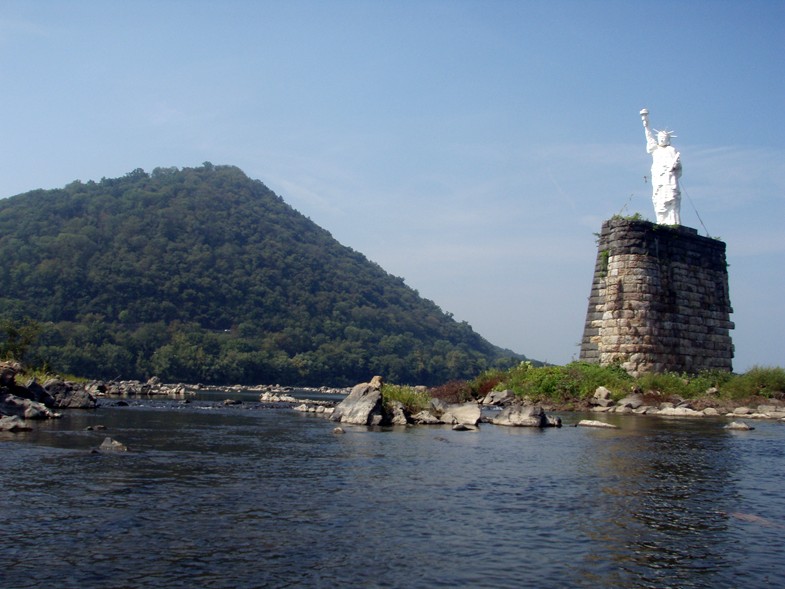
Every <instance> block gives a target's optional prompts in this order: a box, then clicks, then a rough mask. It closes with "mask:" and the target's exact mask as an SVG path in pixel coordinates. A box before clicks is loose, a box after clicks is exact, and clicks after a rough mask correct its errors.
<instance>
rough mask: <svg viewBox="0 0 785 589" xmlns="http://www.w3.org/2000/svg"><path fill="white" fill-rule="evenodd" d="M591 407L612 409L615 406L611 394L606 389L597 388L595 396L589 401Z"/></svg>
mask: <svg viewBox="0 0 785 589" xmlns="http://www.w3.org/2000/svg"><path fill="white" fill-rule="evenodd" d="M589 405H593V406H595V407H610V406H611V405H613V400H612V399H611V392H610V391H609V390H608V389H606V388H605V387H597V388H596V389H595V391H594V395H592V398H591V399H589Z"/></svg>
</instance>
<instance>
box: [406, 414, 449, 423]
mask: <svg viewBox="0 0 785 589" xmlns="http://www.w3.org/2000/svg"><path fill="white" fill-rule="evenodd" d="M412 421H413V422H414V423H417V424H421V425H436V424H438V423H442V420H441V419H439V418H438V417H436V416H435V415H434V414H433V413H431V412H430V411H420V412H419V413H415V414H414V415H412Z"/></svg>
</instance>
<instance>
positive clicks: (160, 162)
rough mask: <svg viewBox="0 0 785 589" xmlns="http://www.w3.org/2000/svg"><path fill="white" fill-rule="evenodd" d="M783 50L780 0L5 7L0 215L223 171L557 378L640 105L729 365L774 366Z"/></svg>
mask: <svg viewBox="0 0 785 589" xmlns="http://www.w3.org/2000/svg"><path fill="white" fill-rule="evenodd" d="M783 46H785V2H782V1H776V0H767V1H756V0H751V1H744V2H742V1H736V2H730V1H722V0H716V1H712V2H690V1H684V0H682V1H680V2H671V1H661V2H656V3H654V2H627V1H624V2H614V1H591V0H583V1H576V2H570V1H564V0H551V1H543V2H540V1H518V2H515V1H495V0H482V1H479V0H478V1H459V0H456V1H429V0H421V1H413V0H411V1H404V0H401V1H397V2H396V1H387V2H382V1H381V0H379V1H369V0H358V1H341V0H333V1H321V2H319V1H304V0H303V1H298V0H290V1H283V0H279V1H271V2H265V1H247V2H244V1H237V0H222V1H221V2H218V1H217V0H216V1H212V2H200V1H196V0H194V1H174V0H157V1H154V2H153V1H150V2H147V1H144V0H135V1H134V2H112V1H94V2H92V1H79V0H73V1H69V2H65V1H61V2H48V1H42V0H38V1H36V0H32V1H31V0H28V1H24V2H21V1H20V2H17V1H13V0H2V1H0V88H1V90H0V112H2V117H0V155H1V156H2V162H3V165H2V166H0V197H6V196H11V195H14V194H18V193H21V192H25V191H28V190H32V189H35V188H58V187H62V186H64V185H65V184H67V183H69V182H71V181H73V180H76V179H79V180H82V181H87V180H91V179H92V180H99V179H100V178H102V177H109V178H111V177H117V176H121V175H123V174H125V173H127V172H129V171H131V170H133V169H135V168H144V169H145V170H147V171H151V170H152V169H153V168H155V167H158V166H178V167H183V166H198V165H201V163H202V162H204V161H210V162H212V163H213V164H231V165H236V166H238V167H240V168H241V169H243V170H244V171H245V172H246V173H247V174H248V175H249V176H251V177H252V178H256V179H259V180H261V181H262V182H264V183H265V184H267V185H268V186H269V187H270V188H271V189H272V190H274V191H275V192H276V193H278V194H279V195H281V196H282V197H283V198H284V200H286V202H288V203H289V204H290V205H292V206H293V207H294V208H295V209H297V210H299V211H300V212H302V213H304V214H306V215H308V216H309V217H310V218H311V219H312V220H313V221H314V222H316V223H317V224H319V225H320V226H322V227H324V228H325V229H327V230H329V231H330V232H331V233H332V234H333V236H334V237H335V238H336V239H338V240H339V241H340V242H341V243H343V244H344V245H347V246H350V247H352V248H354V249H355V250H358V251H360V252H362V253H363V254H365V255H366V256H367V257H368V258H370V259H371V260H373V261H375V262H377V263H379V264H380V265H381V266H382V267H383V268H385V269H386V270H387V271H388V272H390V273H392V274H394V275H396V276H401V277H403V278H404V279H405V280H406V283H407V284H409V285H410V286H411V287H413V288H415V289H417V290H418V291H419V293H420V294H421V295H422V296H424V297H426V298H429V299H431V300H433V301H435V302H436V303H437V304H438V305H439V306H440V307H441V308H442V309H444V310H445V311H449V312H451V313H453V314H454V316H455V318H456V319H458V320H462V321H468V322H469V323H470V324H471V325H472V326H473V327H474V329H475V330H476V331H478V332H479V333H480V334H482V335H483V336H485V337H486V338H487V339H489V340H490V341H492V342H493V343H495V344H497V345H500V346H504V347H508V348H511V349H513V350H515V351H518V352H521V353H524V354H526V355H528V356H530V357H532V358H536V359H539V360H545V361H549V362H553V363H565V362H569V361H570V360H571V359H573V358H576V357H577V355H578V342H579V340H580V338H581V335H582V330H583V323H584V319H585V313H586V306H587V297H588V294H589V290H590V287H591V280H592V272H593V266H594V259H595V256H596V246H595V236H594V233H596V232H598V231H599V230H600V226H601V224H602V221H603V220H604V219H607V218H609V217H611V216H612V215H614V214H616V213H620V212H622V213H624V214H632V213H635V212H640V213H641V214H643V215H644V216H645V217H646V218H649V219H652V220H653V219H654V214H653V211H652V207H651V201H650V187H649V185H647V184H644V181H643V176H644V175H647V174H648V173H649V172H648V169H649V165H650V159H649V156H648V154H647V153H646V151H645V140H644V135H643V129H642V126H641V123H640V117H639V114H638V112H639V110H640V109H641V108H643V107H647V108H648V109H649V110H650V112H651V122H652V126H654V127H656V128H661V127H666V126H667V127H668V128H671V129H675V130H676V134H677V135H678V137H677V138H676V139H674V145H675V146H676V147H677V148H678V149H679V150H680V151H681V153H682V160H683V162H684V176H683V187H684V190H685V193H686V195H685V197H684V199H683V203H682V222H683V224H685V225H688V226H690V227H695V228H697V229H698V230H699V232H700V233H701V234H706V232H707V231H708V234H709V235H711V236H714V237H719V238H721V239H722V240H723V241H725V242H726V243H727V247H728V261H729V263H730V268H729V273H730V294H731V301H732V303H733V307H734V314H733V316H732V319H733V320H734V321H735V323H736V329H735V330H734V331H733V333H732V335H733V339H734V343H735V346H736V359H735V362H734V367H735V369H736V370H737V371H743V370H747V369H748V368H750V367H751V366H753V365H755V364H760V365H778V366H785V312H783V300H784V299H785V296H784V295H785V230H784V229H783V221H785V140H784V135H785V124H784V123H785V115H783V107H784V106H785V81H783V80H785V75H784V74H785V71H783V70H785V67H783V66H784V65H785V58H784V57H783V56H784V55H785V54H783ZM698 215H700V217H698ZM701 220H702V223H703V224H705V226H706V229H704V227H703V226H702V223H701Z"/></svg>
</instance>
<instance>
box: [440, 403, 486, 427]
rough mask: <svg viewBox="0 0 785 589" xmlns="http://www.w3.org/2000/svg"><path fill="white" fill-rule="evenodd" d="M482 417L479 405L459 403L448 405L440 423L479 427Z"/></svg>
mask: <svg viewBox="0 0 785 589" xmlns="http://www.w3.org/2000/svg"><path fill="white" fill-rule="evenodd" d="M481 415H482V412H481V411H480V406H479V405H477V403H471V402H470V403H458V404H454V405H448V406H447V408H446V410H445V411H444V412H443V413H442V414H441V416H440V418H439V421H440V422H441V423H446V424H447V425H458V424H460V425H477V424H478V423H479V421H480V417H481Z"/></svg>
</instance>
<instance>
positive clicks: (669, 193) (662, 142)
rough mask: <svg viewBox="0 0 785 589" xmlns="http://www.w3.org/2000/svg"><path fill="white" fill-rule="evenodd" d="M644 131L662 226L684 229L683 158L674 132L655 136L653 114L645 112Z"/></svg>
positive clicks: (658, 219) (655, 208)
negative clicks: (651, 119)
mask: <svg viewBox="0 0 785 589" xmlns="http://www.w3.org/2000/svg"><path fill="white" fill-rule="evenodd" d="M641 119H642V120H643V129H644V131H645V132H646V151H648V152H649V153H650V154H651V187H652V196H651V200H652V202H653V203H654V213H655V214H656V215H657V223H659V224H660V225H681V213H680V209H681V190H680V188H679V178H681V156H680V154H679V152H678V151H677V150H676V148H675V147H673V146H672V145H671V137H675V135H674V134H673V132H672V131H657V130H656V129H655V130H654V132H655V133H657V135H656V136H655V135H654V134H653V133H652V131H651V129H650V128H649V111H648V110H646V109H645V108H644V109H643V110H642V111H641Z"/></svg>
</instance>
